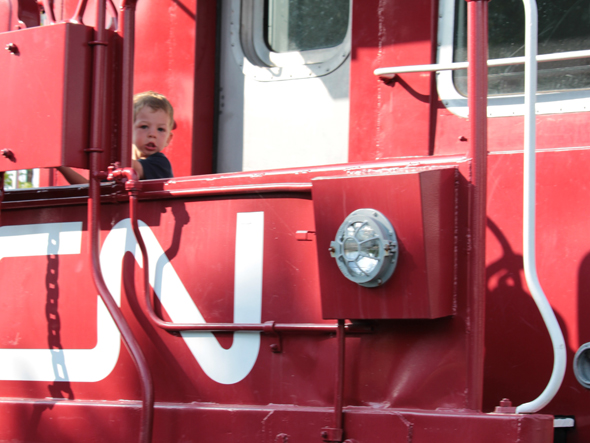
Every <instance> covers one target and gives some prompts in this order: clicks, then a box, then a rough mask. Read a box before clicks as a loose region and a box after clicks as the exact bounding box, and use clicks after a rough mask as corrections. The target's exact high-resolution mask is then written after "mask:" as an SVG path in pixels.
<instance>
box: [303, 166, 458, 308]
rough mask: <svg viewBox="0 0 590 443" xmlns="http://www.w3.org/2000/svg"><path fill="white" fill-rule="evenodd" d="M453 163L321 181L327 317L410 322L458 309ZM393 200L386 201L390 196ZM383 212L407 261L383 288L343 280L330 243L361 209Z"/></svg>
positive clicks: (319, 218)
mask: <svg viewBox="0 0 590 443" xmlns="http://www.w3.org/2000/svg"><path fill="white" fill-rule="evenodd" d="M455 173H456V170H455V169H453V168H448V169H434V170H423V171H420V170H416V171H412V170H406V171H403V172H402V171H400V173H398V174H395V173H393V174H390V175H385V174H382V175H379V176H358V177H344V178H338V177H335V178H330V179H317V180H314V181H313V192H312V195H313V201H314V214H315V220H316V237H317V247H318V261H319V265H320V277H321V294H322V312H323V316H324V318H357V319H376V318H381V319H395V318H397V319H402V318H406V319H410V318H438V317H444V316H447V315H451V314H453V291H454V286H453V275H454V274H455V272H456V269H455V267H454V264H455V259H454V253H455V249H454V235H453V233H454V232H455V224H454V223H455V213H456V207H455V182H456V179H455ZM384 192H387V193H388V194H389V195H390V197H389V198H387V199H383V193H384ZM363 208H368V209H374V210H377V211H379V212H381V213H382V214H383V215H384V216H385V217H386V218H387V219H388V220H389V222H390V223H391V224H392V225H393V228H394V229H395V230H396V235H397V239H398V243H399V263H398V265H397V267H396V269H395V272H394V274H393V276H392V277H391V278H390V279H389V280H388V281H387V282H385V283H384V284H383V285H382V286H379V287H377V288H364V287H362V286H359V285H358V284H356V283H354V282H351V281H349V280H347V279H345V278H342V274H341V272H340V269H339V268H338V266H337V264H336V261H335V259H334V258H332V257H330V254H329V253H328V248H329V247H330V242H332V241H334V239H335V237H336V232H337V231H338V228H339V227H340V225H341V224H342V222H343V221H344V219H345V218H346V217H347V216H348V215H350V214H351V213H352V212H353V211H355V210H357V209H363Z"/></svg>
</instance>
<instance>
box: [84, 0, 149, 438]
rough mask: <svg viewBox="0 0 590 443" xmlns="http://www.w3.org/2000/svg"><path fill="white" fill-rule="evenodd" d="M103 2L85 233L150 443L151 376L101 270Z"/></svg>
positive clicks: (98, 27)
mask: <svg viewBox="0 0 590 443" xmlns="http://www.w3.org/2000/svg"><path fill="white" fill-rule="evenodd" d="M105 15H106V5H105V0H99V1H98V2H97V10H96V17H97V22H96V41H95V42H93V43H94V65H93V66H94V68H93V82H92V84H93V88H92V111H91V125H92V126H91V135H90V148H89V149H88V150H87V151H88V152H89V169H90V178H89V189H88V194H89V195H88V232H89V235H90V245H91V246H90V260H91V265H92V277H93V280H94V284H95V286H96V289H97V290H98V293H99V295H100V297H101V299H102V300H103V302H104V304H105V306H106V308H107V310H108V311H109V314H110V315H111V317H112V318H113V321H114V322H115V324H116V325H117V328H118V329H119V331H120V332H121V337H122V339H123V342H124V343H125V346H126V347H127V349H128V350H129V353H130V354H131V358H132V359H133V362H134V363H135V366H136V368H137V370H138V372H139V376H140V382H141V391H142V406H143V407H142V414H141V425H140V426H141V430H140V435H139V441H140V443H150V442H151V439H152V425H153V404H154V393H153V383H152V377H151V374H150V372H149V368H148V365H147V362H146V360H145V357H144V356H143V354H142V352H141V348H140V347H139V344H138V343H137V341H136V340H135V337H133V333H132V331H131V328H130V327H129V325H128V324H127V321H126V320H125V317H124V316H123V313H122V312H121V310H120V309H119V306H117V303H116V302H115V300H114V299H113V296H112V295H111V293H110V292H109V290H108V288H107V286H106V284H105V282H104V279H103V276H102V272H101V269H100V258H99V252H100V239H99V236H100V231H99V230H100V226H99V223H100V180H101V179H102V178H104V175H105V174H101V173H100V172H99V160H100V154H101V153H102V151H103V149H102V146H103V139H102V132H103V117H104V95H105V79H106V75H105V70H106V55H107V54H106V41H105V39H106V30H105Z"/></svg>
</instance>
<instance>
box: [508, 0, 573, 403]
mask: <svg viewBox="0 0 590 443" xmlns="http://www.w3.org/2000/svg"><path fill="white" fill-rule="evenodd" d="M523 3H524V9H525V26H526V29H525V48H526V50H525V58H526V63H525V116H524V119H525V132H524V195H523V200H524V201H523V261H524V274H525V278H526V282H527V285H528V287H529V290H530V291H531V295H532V297H533V300H534V301H535V303H536V304H537V307H538V308H539V312H540V313H541V316H542V317H543V321H544V322H545V325H546V326H547V330H548V331H549V336H550V337H551V343H552V345H553V372H552V374H551V378H550V379H549V383H548V384H547V386H546V387H545V390H544V391H543V392H542V393H541V395H539V396H538V397H537V398H536V399H534V400H532V401H530V402H528V403H523V404H522V405H520V406H518V407H517V408H516V412H518V413H534V412H537V411H539V410H540V409H542V408H543V407H545V406H546V405H547V404H548V403H549V402H550V401H551V400H552V399H553V397H555V394H556V393H557V391H558V390H559V387H560V386H561V383H562V381H563V377H564V374H565V367H566V348H565V340H564V338H563V333H562V332H561V328H560V327H559V323H558V322H557V318H556V317H555V313H554V312H553V309H552V308H551V305H550V304H549V302H548V301H547V297H546V296H545V294H544V292H543V289H542V288H541V285H540V283H539V278H538V276H537V265H536V262H535V178H536V174H535V173H536V171H535V142H536V140H535V138H536V137H535V131H536V122H535V118H536V114H535V98H536V93H537V63H536V55H537V3H536V1H535V0H523Z"/></svg>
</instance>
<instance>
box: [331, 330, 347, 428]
mask: <svg viewBox="0 0 590 443" xmlns="http://www.w3.org/2000/svg"><path fill="white" fill-rule="evenodd" d="M336 338H337V340H338V372H337V374H336V386H335V388H334V390H335V395H334V423H335V426H334V427H335V428H336V429H341V430H342V432H343V433H344V416H343V415H342V408H343V406H344V354H345V349H346V348H345V338H346V337H345V334H344V319H338V333H337V335H336Z"/></svg>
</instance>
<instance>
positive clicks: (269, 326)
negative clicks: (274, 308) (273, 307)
mask: <svg viewBox="0 0 590 443" xmlns="http://www.w3.org/2000/svg"><path fill="white" fill-rule="evenodd" d="M262 331H263V332H264V333H265V334H268V335H272V336H274V337H275V338H276V339H277V343H273V344H271V345H270V350H271V351H272V352H274V353H275V354H280V353H281V352H283V338H282V337H281V334H279V332H278V331H277V330H276V329H275V322H274V321H267V322H265V323H264V326H263V330H262Z"/></svg>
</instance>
